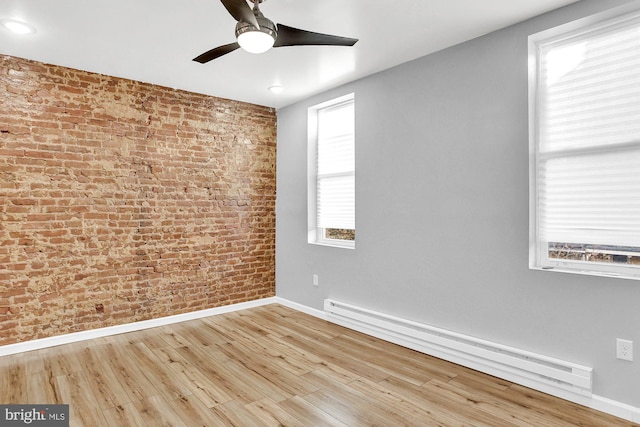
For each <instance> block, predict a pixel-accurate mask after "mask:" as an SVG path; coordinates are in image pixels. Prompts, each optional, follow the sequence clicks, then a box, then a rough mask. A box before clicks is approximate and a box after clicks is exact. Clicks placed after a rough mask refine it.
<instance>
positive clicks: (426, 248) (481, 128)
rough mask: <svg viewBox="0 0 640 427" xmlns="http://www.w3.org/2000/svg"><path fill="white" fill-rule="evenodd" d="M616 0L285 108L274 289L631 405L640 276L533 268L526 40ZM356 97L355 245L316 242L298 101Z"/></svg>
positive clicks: (637, 398) (639, 343)
mask: <svg viewBox="0 0 640 427" xmlns="http://www.w3.org/2000/svg"><path fill="white" fill-rule="evenodd" d="M623 3H627V1H622V0H620V1H616V0H594V1H590V0H583V1H581V2H579V3H576V4H574V5H572V6H569V7H566V8H563V9H560V10H557V11H554V12H552V13H549V14H546V15H543V16H540V17H537V18H535V19H532V20H530V21H527V22H524V23H521V24H518V25H515V26H513V27H509V28H507V29H505V30H502V31H498V32H495V33H492V34H489V35H487V36H484V37H481V38H478V39H475V40H472V41H469V42H467V43H464V44H461V45H458V46H455V47H452V48H450V49H446V50H443V51H440V52H438V53H435V54H432V55H429V56H426V57H423V58H420V59H418V60H415V61H413V62H410V63H407V64H403V65H401V66H398V67H396V68H393V69H390V70H387V71H384V72H381V73H379V74H375V75H373V76H370V77H367V78H364V79H362V80H359V81H357V82H354V83H352V84H349V85H347V86H344V87H341V88H339V89H337V90H333V91H330V92H328V93H324V94H321V95H319V96H316V97H313V98H312V99H308V100H306V101H304V102H301V103H298V104H296V105H293V106H289V107H287V108H283V109H281V110H279V111H278V164H277V166H278V167H277V171H278V172H277V173H278V175H277V179H278V188H277V210H276V218H277V228H276V229H277V234H276V287H277V295H278V296H280V297H283V298H286V299H289V300H292V301H295V302H298V303H300V304H303V305H306V306H309V307H312V308H315V309H322V303H323V300H324V299H325V298H328V297H330V298H334V299H337V300H340V301H344V302H348V303H353V304H357V305H360V306H363V307H367V308H370V309H375V310H379V311H382V312H385V313H388V314H393V315H396V316H400V317H403V318H407V319H411V320H414V321H418V322H423V323H427V324H429V325H434V326H438V327H441V328H445V329H449V330H453V331H456V332H461V333H464V334H469V335H472V336H475V337H480V338H483V339H488V340H492V341H496V342H499V343H502V344H506V345H510V346H513V347H517V348H521V349H525V350H529V351H533V352H537V353H541V354H545V355H549V356H553V357H557V358H560V359H564V360H568V361H572V362H575V363H579V364H584V365H587V366H591V367H593V368H594V375H595V376H594V394H597V395H599V396H602V397H606V398H609V399H613V400H616V401H619V402H624V403H627V404H630V405H633V406H636V407H640V282H638V281H632V280H624V279H607V278H599V277H591V276H582V275H573V274H566V273H556V272H548V271H532V270H529V268H528V221H529V206H528V201H529V199H528V190H529V184H528V128H527V127H528V100H527V90H528V89H527V36H528V35H530V34H533V33H536V32H538V31H541V30H544V29H547V28H550V27H553V26H556V25H560V24H563V23H565V22H569V21H571V20H574V19H577V18H581V17H583V16H587V15H590V14H592V13H596V12H599V11H601V10H604V9H607V8H610V7H614V6H617V5H620V4H623ZM350 92H355V97H356V169H357V172H356V187H357V188H356V209H357V213H356V228H357V244H356V245H357V247H356V249H355V250H348V249H338V248H329V247H322V246H316V245H310V244H308V243H307V211H306V209H307V191H306V185H307V184H306V176H307V172H306V165H307V150H306V135H307V133H306V132H307V131H306V122H307V108H308V107H309V106H312V105H315V104H317V103H320V102H323V101H326V100H328V99H331V98H333V97H337V96H340V95H344V94H346V93H350ZM313 274H318V275H319V279H320V280H319V282H320V286H319V287H317V288H316V287H313V286H312V275H313ZM618 337H619V338H625V339H630V340H633V341H634V342H635V349H636V361H635V362H633V363H630V362H625V361H620V360H617V359H616V356H615V340H616V338H618Z"/></svg>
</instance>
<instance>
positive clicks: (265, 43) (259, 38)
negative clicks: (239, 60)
mask: <svg viewBox="0 0 640 427" xmlns="http://www.w3.org/2000/svg"><path fill="white" fill-rule="evenodd" d="M275 41H276V40H275V39H274V38H273V36H272V35H271V34H267V33H264V32H262V31H260V30H254V31H245V32H243V33H241V34H238V44H239V45H240V47H241V48H242V49H244V50H246V51H247V52H250V53H264V52H266V51H268V50H269V49H271V48H272V47H273V44H274V43H275Z"/></svg>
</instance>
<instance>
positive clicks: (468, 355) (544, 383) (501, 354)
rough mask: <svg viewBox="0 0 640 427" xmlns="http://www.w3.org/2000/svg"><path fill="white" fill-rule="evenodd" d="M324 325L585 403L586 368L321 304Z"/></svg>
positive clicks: (391, 318) (588, 388)
mask: <svg viewBox="0 0 640 427" xmlns="http://www.w3.org/2000/svg"><path fill="white" fill-rule="evenodd" d="M324 310H325V313H326V317H327V319H328V320H329V321H331V322H333V323H337V324H339V325H342V326H345V327H347V328H350V329H354V330H357V331H360V332H363V333H366V334H368V335H372V336H375V337H377V338H380V339H384V340H386V341H390V342H393V343H395V344H399V345H402V346H404V347H408V348H411V349H413V350H416V351H419V352H422V353H426V354H429V355H431V356H435V357H438V358H440V359H444V360H448V361H450V362H453V363H457V364H459V365H463V366H466V367H468V368H471V369H475V370H477V371H481V372H484V373H487V374H490V375H493V376H496V377H498V378H503V379H505V380H508V381H511V382H514V383H516V384H521V385H524V386H526V387H530V388H533V389H536V390H540V391H542V392H545V393H549V394H552V395H555V396H558V397H561V398H564V399H567V400H571V401H574V402H577V403H582V401H584V400H585V399H586V398H589V397H591V390H592V368H589V367H586V366H580V365H577V364H574V363H570V362H566V361H563V360H559V359H555V358H551V357H547V356H544V355H540V354H535V353H531V352H528V351H523V350H520V349H517V348H512V347H508V346H504V345H501V344H497V343H494V342H491V341H485V340H482V339H478V338H475V337H471V336H467V335H463V334H459V333H455V332H451V331H447V330H444V329H440V328H435V327H432V326H429V325H424V324H421V323H417V322H413V321H410V320H406V319H402V318H398V317H395V316H390V315H387V314H384V313H379V312H375V311H372V310H368V309H365V308H362V307H357V306H354V305H350V304H345V303H342V302H338V301H335V300H331V299H327V300H325V302H324Z"/></svg>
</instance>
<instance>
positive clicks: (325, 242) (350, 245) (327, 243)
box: [309, 240, 356, 249]
mask: <svg viewBox="0 0 640 427" xmlns="http://www.w3.org/2000/svg"><path fill="white" fill-rule="evenodd" d="M309 244H310V245H317V246H329V247H332V248H341V249H355V248H356V242H353V241H348V242H340V241H331V240H322V241H315V242H309Z"/></svg>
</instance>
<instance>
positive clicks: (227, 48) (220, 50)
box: [193, 42, 240, 64]
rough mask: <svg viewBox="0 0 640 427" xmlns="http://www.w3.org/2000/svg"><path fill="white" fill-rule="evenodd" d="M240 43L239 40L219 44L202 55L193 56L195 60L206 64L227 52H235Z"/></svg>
mask: <svg viewBox="0 0 640 427" xmlns="http://www.w3.org/2000/svg"><path fill="white" fill-rule="evenodd" d="M239 47H240V45H239V44H238V43H237V42H233V43H229V44H225V45H223V46H218V47H216V48H213V49H211V50H209V51H207V52H205V53H203V54H202V55H200V56H196V57H195V58H193V60H194V61H196V62H199V63H201V64H206V63H207V62H209V61H212V60H214V59H216V58H220V57H221V56H222V55H226V54H227V53H230V52H233V51H234V50H236V49H238V48H239Z"/></svg>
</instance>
